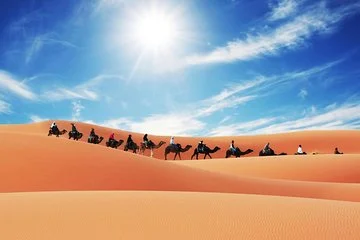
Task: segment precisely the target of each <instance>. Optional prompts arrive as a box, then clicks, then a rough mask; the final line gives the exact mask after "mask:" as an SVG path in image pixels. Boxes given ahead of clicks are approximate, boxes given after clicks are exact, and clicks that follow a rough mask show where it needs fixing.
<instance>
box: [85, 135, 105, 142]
mask: <svg viewBox="0 0 360 240" xmlns="http://www.w3.org/2000/svg"><path fill="white" fill-rule="evenodd" d="M102 140H104V137H99V136H98V135H95V136H89V137H88V143H93V144H100V143H101V142H102Z"/></svg>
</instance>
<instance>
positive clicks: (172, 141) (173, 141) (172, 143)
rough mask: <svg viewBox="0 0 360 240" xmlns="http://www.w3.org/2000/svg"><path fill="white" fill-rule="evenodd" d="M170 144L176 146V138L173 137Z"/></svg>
mask: <svg viewBox="0 0 360 240" xmlns="http://www.w3.org/2000/svg"><path fill="white" fill-rule="evenodd" d="M170 144H171V145H175V140H174V136H171V138H170Z"/></svg>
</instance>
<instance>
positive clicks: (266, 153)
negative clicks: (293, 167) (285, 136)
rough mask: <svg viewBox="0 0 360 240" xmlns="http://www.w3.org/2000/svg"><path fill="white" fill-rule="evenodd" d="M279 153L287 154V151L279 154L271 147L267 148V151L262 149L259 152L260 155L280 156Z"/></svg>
mask: <svg viewBox="0 0 360 240" xmlns="http://www.w3.org/2000/svg"><path fill="white" fill-rule="evenodd" d="M278 155H287V154H286V153H284V152H282V153H279V154H276V153H275V152H274V150H273V149H271V148H269V150H267V151H266V152H263V150H261V151H260V152H259V156H278Z"/></svg>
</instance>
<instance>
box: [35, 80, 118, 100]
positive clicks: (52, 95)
mask: <svg viewBox="0 0 360 240" xmlns="http://www.w3.org/2000/svg"><path fill="white" fill-rule="evenodd" d="M123 79H124V78H123V77H122V76H118V75H98V76H96V77H94V78H92V79H90V80H88V81H86V82H84V83H82V84H79V85H77V86H74V87H73V88H72V89H68V88H64V87H58V88H54V89H52V90H49V91H46V92H44V93H43V94H42V97H43V98H45V99H46V100H49V101H62V100H76V99H80V100H90V101H96V100H98V99H99V93H98V92H97V91H96V90H95V89H98V87H99V85H100V84H102V83H104V82H105V83H108V82H106V81H114V80H123Z"/></svg>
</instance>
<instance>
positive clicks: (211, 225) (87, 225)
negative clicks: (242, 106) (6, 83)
mask: <svg viewBox="0 0 360 240" xmlns="http://www.w3.org/2000/svg"><path fill="white" fill-rule="evenodd" d="M49 125H50V122H42V123H35V124H25V125H1V126H0V134H1V138H0V212H1V216H2V217H1V218H0V239H121V238H122V239H154V238H157V239H254V238H257V239H359V238H360V234H359V233H358V229H360V220H359V219H360V218H359V215H360V149H359V147H357V146H356V145H357V144H358V143H359V142H360V141H359V140H360V131H356V130H353V131H308V132H298V133H289V134H276V135H262V136H244V137H216V138H205V139H204V141H205V143H207V144H208V145H209V146H210V147H211V148H213V147H215V145H217V146H219V147H221V148H222V149H221V150H220V151H219V152H217V153H215V154H212V156H213V158H222V157H224V155H225V151H226V149H227V148H228V145H229V142H230V141H231V139H234V140H235V143H236V145H238V146H239V147H240V148H241V149H242V150H243V151H244V150H246V149H247V148H251V149H253V150H254V153H252V154H249V155H246V157H241V158H240V159H235V158H232V159H213V160H201V161H200V160H199V161H196V160H193V161H190V160H189V161H172V160H169V161H163V160H159V159H164V157H163V155H164V149H165V147H166V145H165V146H162V147H161V148H160V149H156V150H155V155H154V157H155V158H149V157H146V156H142V155H139V154H133V153H129V152H124V151H123V150H122V149H123V146H120V148H119V149H111V148H107V147H105V146H104V144H105V141H104V142H103V143H102V144H100V145H93V144H88V143H87V142H86V141H87V136H88V133H89V132H90V129H91V127H95V130H96V132H97V134H98V135H100V136H104V137H105V139H107V138H108V136H109V135H110V133H111V132H115V137H116V139H119V138H120V139H123V140H126V137H127V135H128V134H129V132H125V131H120V130H112V129H109V128H103V127H98V126H93V125H90V124H83V123H78V124H77V128H78V130H79V131H80V132H83V133H84V137H83V138H82V139H81V140H80V141H74V140H68V139H67V134H66V135H65V136H61V137H60V138H56V137H55V136H51V137H48V136H47V131H48V128H49ZM58 125H59V129H60V130H62V129H63V128H66V129H67V130H69V129H70V124H69V122H66V121H58ZM131 134H132V135H133V139H134V140H135V141H136V142H137V143H140V141H141V138H142V134H138V133H131ZM168 138H169V137H168V136H166V137H164V136H150V139H152V140H153V141H154V142H156V143H157V142H159V141H160V140H164V141H167V142H168V140H169V139H168ZM198 140H199V138H191V137H182V138H180V137H176V141H177V142H179V143H181V144H182V145H183V146H185V145H186V144H192V145H193V146H194V147H195V146H196V143H197V142H198ZM267 141H270V143H271V147H272V148H273V149H274V150H275V151H276V152H282V151H285V152H288V153H291V154H292V153H293V152H294V151H296V147H297V145H298V144H302V145H303V148H304V150H305V151H307V152H312V151H314V152H319V153H322V154H318V155H307V156H294V155H288V156H274V157H254V156H257V155H258V152H259V151H260V149H261V148H262V147H263V145H264V144H265V143H266V142H267ZM335 147H339V149H340V151H344V152H345V154H344V155H334V154H329V153H332V152H333V149H334V148H335ZM192 153H193V148H192V149H191V150H190V151H188V152H186V153H182V159H189V158H190V157H191V155H192ZM326 153H327V154H326ZM349 153H351V154H349ZM149 154H150V153H149V151H148V150H147V152H146V155H147V156H148V155H149ZM172 157H173V154H170V155H169V158H170V159H172ZM202 157H203V155H200V158H202ZM134 190H136V191H137V192H133V191H134ZM44 191H46V192H44ZM53 191H55V192H53ZM108 191H111V192H108ZM210 192H211V193H210ZM252 194H255V195H252Z"/></svg>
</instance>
